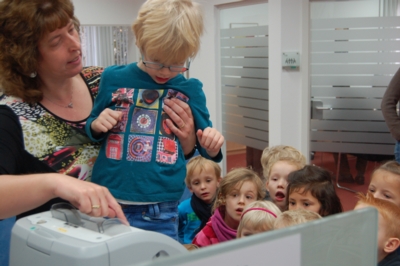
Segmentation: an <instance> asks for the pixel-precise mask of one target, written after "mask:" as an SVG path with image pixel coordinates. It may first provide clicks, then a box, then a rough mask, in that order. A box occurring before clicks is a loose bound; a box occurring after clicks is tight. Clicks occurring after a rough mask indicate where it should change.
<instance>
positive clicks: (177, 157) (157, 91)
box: [86, 0, 224, 240]
mask: <svg viewBox="0 0 400 266" xmlns="http://www.w3.org/2000/svg"><path fill="white" fill-rule="evenodd" d="M132 29H133V32H134V34H135V37H136V45H137V46H138V48H139V50H140V52H141V54H142V60H141V61H139V62H138V63H132V64H129V65H123V66H112V67H109V68H106V69H105V71H104V72H103V75H102V79H101V83H100V87H99V94H98V97H97V98H96V101H95V104H94V107H93V110H92V113H91V115H90V117H89V119H88V121H87V124H86V132H87V133H88V135H89V137H90V138H91V139H92V140H96V141H103V143H102V147H101V149H100V153H99V157H98V158H97V160H96V163H95V165H94V168H93V176H92V181H93V182H95V183H97V184H102V185H104V186H106V187H107V188H108V189H109V190H110V191H111V193H112V194H113V196H114V197H115V198H117V199H118V201H119V202H120V203H121V204H122V206H123V210H124V212H125V215H126V216H127V219H128V221H129V222H130V224H131V225H132V226H135V227H138V228H141V229H144V230H151V231H157V232H160V233H164V234H166V235H168V236H171V237H172V238H174V239H176V240H178V208H177V207H178V200H179V199H180V197H181V195H182V193H183V191H184V188H185V184H184V178H185V176H186V162H185V158H184V154H183V149H182V147H181V144H180V142H179V140H178V139H177V138H176V136H175V135H174V134H173V131H172V130H171V127H169V126H168V125H171V123H170V122H171V121H170V120H169V117H168V115H166V113H165V112H164V111H163V108H166V107H164V106H163V105H164V101H171V100H173V101H178V100H181V101H184V102H187V104H188V105H189V106H190V108H191V111H192V115H193V121H194V125H195V130H197V132H196V135H197V148H198V150H199V152H200V154H201V155H202V156H204V157H206V158H210V159H213V160H215V161H217V162H219V161H220V160H221V159H222V154H221V152H220V148H221V146H222V144H223V142H224V138H223V136H222V135H221V133H219V132H218V131H217V130H215V129H213V128H212V127H211V126H212V124H211V121H210V120H209V113H208V110H207V107H206V99H205V95H204V92H203V90H202V83H201V82H200V81H199V80H197V79H186V78H185V77H184V76H183V75H182V74H181V73H182V72H185V71H186V70H188V69H189V64H190V59H191V58H194V57H195V56H196V54H197V52H198V50H199V47H200V36H201V35H202V33H203V17H202V13H201V9H200V6H199V5H198V4H197V3H194V2H192V1H191V0H179V1H178V0H148V1H146V2H145V3H144V4H143V5H142V6H141V8H140V10H139V14H138V17H137V19H136V21H135V22H134V23H133V25H132ZM186 62H187V64H186V65H185V63H186ZM191 119H192V118H191ZM185 126H186V124H185V121H183V120H182V123H181V124H179V125H175V126H174V127H176V128H177V127H179V128H184V127H185ZM189 126H190V125H189Z"/></svg>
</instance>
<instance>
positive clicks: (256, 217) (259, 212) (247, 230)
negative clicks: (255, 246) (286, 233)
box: [237, 200, 281, 238]
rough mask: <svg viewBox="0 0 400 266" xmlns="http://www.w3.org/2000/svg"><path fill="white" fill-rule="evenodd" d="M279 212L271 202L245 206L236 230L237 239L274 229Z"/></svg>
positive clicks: (264, 201)
mask: <svg viewBox="0 0 400 266" xmlns="http://www.w3.org/2000/svg"><path fill="white" fill-rule="evenodd" d="M280 214H281V210H280V209H279V208H278V206H276V205H275V204H274V203H272V202H271V201H266V200H260V201H255V202H252V203H250V204H249V205H247V207H246V208H245V209H244V211H243V213H242V217H241V220H240V223H239V226H238V229H237V238H241V237H246V236H251V235H254V234H257V233H261V232H266V231H269V230H272V229H274V222H275V220H276V218H277V217H279V215H280Z"/></svg>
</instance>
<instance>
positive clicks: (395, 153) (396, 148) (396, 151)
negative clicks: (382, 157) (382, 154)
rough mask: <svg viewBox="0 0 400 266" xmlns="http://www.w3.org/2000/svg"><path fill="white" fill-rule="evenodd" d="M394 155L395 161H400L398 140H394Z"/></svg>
mask: <svg viewBox="0 0 400 266" xmlns="http://www.w3.org/2000/svg"><path fill="white" fill-rule="evenodd" d="M394 157H395V159H396V162H398V163H400V141H396V145H395V146H394Z"/></svg>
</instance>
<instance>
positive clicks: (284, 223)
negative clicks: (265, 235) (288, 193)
mask: <svg viewBox="0 0 400 266" xmlns="http://www.w3.org/2000/svg"><path fill="white" fill-rule="evenodd" d="M321 218H322V217H321V215H319V214H318V213H316V212H313V211H309V210H305V209H297V210H288V211H284V212H283V213H282V214H281V215H279V216H278V218H277V219H276V220H275V224H274V229H280V228H285V227H288V226H292V225H296V224H302V223H306V222H309V221H314V220H318V219H321Z"/></svg>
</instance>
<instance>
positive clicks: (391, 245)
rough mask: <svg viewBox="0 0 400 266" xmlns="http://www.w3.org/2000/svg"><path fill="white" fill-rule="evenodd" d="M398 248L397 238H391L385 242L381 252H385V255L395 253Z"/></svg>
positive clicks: (398, 240)
mask: <svg viewBox="0 0 400 266" xmlns="http://www.w3.org/2000/svg"><path fill="white" fill-rule="evenodd" d="M399 246H400V239H398V238H397V237H391V238H389V239H388V240H387V241H386V243H385V247H384V248H383V251H385V252H386V253H392V252H394V251H396V249H397V248H398V247H399Z"/></svg>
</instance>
